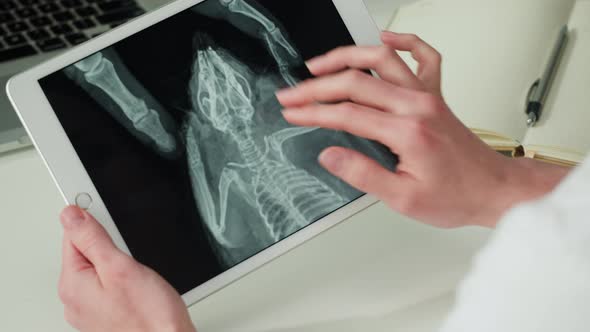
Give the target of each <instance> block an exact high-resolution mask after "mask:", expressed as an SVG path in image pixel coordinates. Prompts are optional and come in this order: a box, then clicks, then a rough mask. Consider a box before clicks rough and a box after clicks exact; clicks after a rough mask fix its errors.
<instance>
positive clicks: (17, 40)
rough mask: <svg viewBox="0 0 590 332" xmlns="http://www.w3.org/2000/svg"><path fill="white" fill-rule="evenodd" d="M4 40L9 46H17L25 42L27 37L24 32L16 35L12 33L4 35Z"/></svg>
mask: <svg viewBox="0 0 590 332" xmlns="http://www.w3.org/2000/svg"><path fill="white" fill-rule="evenodd" d="M4 41H5V42H6V44H8V45H9V46H16V45H19V44H24V43H25V42H26V41H27V39H26V38H25V36H23V35H22V34H20V33H17V34H16V35H10V36H6V37H4Z"/></svg>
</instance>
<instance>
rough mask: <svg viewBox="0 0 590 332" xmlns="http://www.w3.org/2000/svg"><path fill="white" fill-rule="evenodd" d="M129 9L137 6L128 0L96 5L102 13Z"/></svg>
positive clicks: (114, 0) (116, 0) (115, 0)
mask: <svg viewBox="0 0 590 332" xmlns="http://www.w3.org/2000/svg"><path fill="white" fill-rule="evenodd" d="M129 7H137V5H136V4H135V2H133V1H129V0H113V1H109V2H103V3H99V4H98V8H99V9H100V10H102V11H104V12H110V11H114V10H119V9H125V8H129Z"/></svg>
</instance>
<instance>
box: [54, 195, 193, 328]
mask: <svg viewBox="0 0 590 332" xmlns="http://www.w3.org/2000/svg"><path fill="white" fill-rule="evenodd" d="M61 221H62V225H63V227H64V238H63V262H62V274H61V278H60V282H59V296H60V298H61V300H62V302H63V303H64V305H65V317H66V320H67V321H68V322H69V323H70V324H71V325H72V326H73V327H75V328H76V329H78V330H81V331H109V332H117V331H121V332H132V331H142V332H145V331H154V332H160V331H174V332H180V331H190V332H194V331H195V328H194V327H193V325H192V323H191V320H190V318H189V315H188V311H187V309H186V307H185V305H184V303H183V302H182V299H181V298H180V296H179V295H178V293H177V292H176V291H175V290H174V289H173V288H172V287H171V286H170V285H169V284H168V283H167V282H166V281H165V280H164V279H162V278H161V277H160V276H159V275H158V274H156V273H155V272H154V271H152V270H150V269H149V268H147V267H145V266H143V265H141V264H139V263H137V262H136V261H135V260H133V259H132V258H131V257H129V256H127V255H126V254H124V253H123V252H121V251H119V250H118V249H117V248H116V247H115V245H114V244H113V242H112V241H111V239H110V237H109V236H108V234H107V233H106V231H105V230H104V228H103V227H102V226H101V225H100V224H99V223H98V222H97V221H96V220H95V219H94V218H93V217H92V216H91V215H90V214H88V213H87V212H85V211H82V210H80V209H79V208H77V207H73V206H70V207H68V208H66V209H65V210H64V211H63V212H62V214H61Z"/></svg>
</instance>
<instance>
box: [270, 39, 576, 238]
mask: <svg viewBox="0 0 590 332" xmlns="http://www.w3.org/2000/svg"><path fill="white" fill-rule="evenodd" d="M382 41H383V43H384V45H383V46H376V47H343V48H339V49H336V50H334V51H332V52H329V53H328V54H326V55H323V56H320V57H318V58H315V59H312V60H310V61H309V62H308V67H309V70H310V71H311V73H312V74H314V75H315V76H317V77H318V78H315V79H311V80H308V81H306V82H303V83H302V84H300V85H299V86H297V87H295V88H292V89H287V90H283V91H279V92H278V93H277V98H278V99H279V101H280V102H281V103H282V104H283V105H284V106H285V107H286V109H285V111H284V116H285V118H286V119H287V121H289V122H290V123H292V124H295V125H301V126H310V127H316V126H317V127H324V128H328V129H334V130H343V131H347V132H349V133H351V134H354V135H357V136H360V137H364V138H367V139H371V140H375V141H378V142H380V143H382V144H384V145H386V146H387V147H389V148H390V149H391V151H392V152H394V153H396V154H397V155H399V156H400V164H399V165H398V168H397V171H396V172H395V173H392V172H390V171H388V170H387V169H385V168H384V167H382V166H381V165H379V164H378V163H377V162H375V161H374V160H371V159H369V158H368V157H366V156H365V155H363V154H361V153H359V152H356V151H352V150H349V149H345V148H341V147H331V148H329V149H327V150H325V151H324V152H323V153H322V154H321V155H320V163H321V164H322V165H323V166H324V167H325V168H326V169H327V170H328V171H329V172H331V173H332V174H334V175H335V176H337V177H339V178H341V179H342V180H344V181H346V182H348V183H349V184H350V185H352V186H354V187H356V188H357V189H359V190H361V191H364V192H367V193H370V194H373V195H375V196H377V197H378V198H380V199H381V200H382V201H384V202H385V203H387V204H388V205H389V206H390V207H391V208H393V209H395V210H397V211H400V212H401V213H403V214H405V215H408V216H410V217H412V218H415V219H418V220H421V221H424V222H426V223H428V224H431V225H435V226H439V227H458V226H466V225H484V226H494V225H495V223H496V222H497V221H498V219H499V218H500V217H501V216H502V215H503V214H504V212H505V211H506V210H507V209H509V208H510V207H512V206H513V205H514V204H517V203H519V202H522V201H525V200H529V199H534V198H537V197H539V196H541V195H543V194H544V193H546V192H548V191H549V190H551V189H552V188H553V187H554V186H555V185H556V184H557V183H558V182H559V181H560V180H561V178H562V177H563V176H565V174H567V170H565V169H562V168H558V167H553V166H548V165H544V164H540V163H538V162H534V161H528V160H515V159H510V158H507V157H504V156H502V155H501V154H499V153H497V152H495V151H493V150H491V149H490V148H489V147H488V146H487V145H486V144H485V143H484V142H482V141H481V140H480V139H479V138H478V137H477V136H475V135H474V134H473V133H472V132H471V131H470V130H469V129H468V128H466V127H465V126H464V125H463V124H462V123H461V122H460V121H459V120H458V119H457V118H456V117H455V116H454V115H453V113H452V112H451V111H450V110H449V108H448V107H447V105H446V104H445V101H444V100H443V97H442V93H441V56H440V54H439V53H438V52H437V51H436V50H435V49H433V48H432V47H431V46H429V45H428V44H426V43H425V42H423V41H422V40H420V39H419V38H418V37H416V36H415V35H407V34H395V33H390V32H386V33H383V35H382ZM396 51H408V52H411V54H412V56H413V57H414V59H416V60H417V62H418V64H419V68H418V70H417V73H416V74H414V73H413V72H412V71H411V70H410V69H409V68H408V66H407V65H406V64H405V63H404V62H403V61H402V60H401V58H400V57H399V56H398V54H397V52H396ZM366 69H371V70H374V71H375V72H376V73H377V74H378V75H379V77H380V78H376V77H373V76H370V75H368V74H365V73H364V72H362V71H361V70H366Z"/></svg>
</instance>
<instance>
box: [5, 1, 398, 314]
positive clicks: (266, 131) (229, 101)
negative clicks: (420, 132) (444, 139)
mask: <svg viewBox="0 0 590 332" xmlns="http://www.w3.org/2000/svg"><path fill="white" fill-rule="evenodd" d="M354 42H356V43H357V44H364V45H368V44H378V43H379V32H378V29H377V28H376V26H375V25H374V24H373V22H372V20H371V18H370V16H369V14H368V12H367V10H366V8H365V6H364V4H363V1H362V0H305V1H301V0H280V1H278V0H205V1H199V0H179V1H176V2H174V3H172V4H170V5H167V6H165V7H163V8H161V9H159V10H157V11H155V12H152V13H149V14H147V15H144V16H142V17H140V18H138V19H136V20H134V21H132V22H130V23H128V24H126V25H124V26H121V27H119V28H117V29H115V30H113V31H111V32H110V33H107V34H105V35H102V36H99V37H97V38H95V39H94V40H92V41H90V42H88V43H86V44H83V45H81V46H79V47H77V48H75V49H73V50H71V51H70V52H67V53H66V54H63V55H62V56H59V57H57V58H55V59H53V60H51V61H48V62H46V63H44V64H42V65H39V66H37V67H35V68H33V69H31V70H29V71H27V72H25V73H23V74H20V75H18V76H16V77H14V78H13V79H12V80H11V81H10V82H9V84H8V95H9V96H10V99H11V101H12V103H13V105H14V106H15V108H16V109H17V111H18V113H19V115H20V117H21V119H22V121H23V122H24V124H25V126H26V128H27V131H28V133H29V135H30V136H31V138H32V140H33V142H34V143H35V145H36V147H37V149H38V150H39V152H40V153H41V155H42V157H43V159H44V161H45V163H46V165H47V167H48V168H49V170H50V171H51V173H52V175H53V177H54V180H55V182H56V183H57V185H58V186H59V188H60V190H61V193H62V195H63V196H64V198H65V200H66V202H67V203H68V204H78V205H80V206H82V207H85V208H88V210H89V211H90V212H91V213H92V214H93V215H95V216H96V217H97V219H98V220H100V221H101V222H102V223H103V225H104V226H105V228H106V229H107V231H108V232H109V234H110V235H111V236H112V238H113V239H114V241H115V243H116V244H117V245H118V246H119V247H120V248H121V249H122V250H124V251H126V252H127V253H129V254H131V255H132V256H133V257H135V258H136V259H137V260H138V261H140V262H141V263H144V264H146V265H148V266H150V267H151V268H153V269H154V270H156V271H157V272H159V273H160V274H161V275H162V276H163V277H164V278H165V279H166V280H168V281H169V282H170V283H171V284H172V285H173V286H174V287H175V288H176V289H177V290H178V292H179V293H180V294H182V295H183V299H184V300H185V302H186V303H187V304H191V303H194V302H196V301H198V300H199V299H202V298H203V297H205V296H207V295H209V294H211V293H213V292H215V291H217V290H219V289H220V288H222V287H224V286H226V285H228V284H229V283H231V282H233V281H235V280H237V279H238V278H240V277H242V276H244V275H245V274H247V273H249V272H251V271H253V270H254V269H256V268H257V267H260V266H261V265H262V264H265V263H267V262H269V261H271V260H272V259H274V258H276V257H278V256H280V255H281V254H284V253H285V252H286V251H288V250H290V249H292V248H294V247H296V246H297V245H299V244H301V243H303V242H304V241H306V240H309V239H310V238H312V237H314V236H316V235H317V234H319V233H321V232H322V231H325V230H327V229H328V228H330V227H331V226H334V225H335V224H337V223H338V222H340V221H342V220H344V219H346V218H347V217H349V216H351V215H352V214H354V213H357V212H358V211H360V210H361V209H363V208H366V207H367V206H369V205H371V204H372V203H374V199H372V198H370V197H366V196H365V197H363V195H362V194H361V193H360V192H358V191H356V190H354V189H353V188H351V187H349V186H348V185H346V184H345V183H343V182H341V181H339V180H338V179H336V178H335V177H333V176H331V175H330V174H328V173H327V172H326V171H325V170H323V169H322V168H321V167H320V166H319V164H318V162H317V156H318V154H319V153H320V152H321V151H322V150H323V149H325V148H326V147H329V146H334V145H338V146H345V147H350V148H354V149H356V150H359V151H361V152H363V153H365V154H367V155H369V156H371V157H372V158H375V159H376V160H378V161H380V162H381V163H382V164H383V165H386V166H387V167H390V168H391V169H393V168H394V167H395V165H396V162H397V160H396V158H395V156H393V155H392V154H391V152H390V151H389V150H388V149H386V148H385V147H383V146H381V145H379V144H376V143H374V142H370V141H367V140H364V139H360V138H357V137H353V136H350V135H348V134H345V133H341V132H333V131H327V130H323V129H316V128H298V127H292V126H290V125H289V124H287V123H286V122H285V120H284V119H283V117H282V115H281V106H280V105H279V103H278V102H277V100H276V98H275V95H274V93H275V91H276V90H278V89H280V88H283V87H287V86H289V85H293V84H296V83H297V82H299V81H301V80H304V79H307V78H309V77H311V75H310V73H309V72H308V70H307V68H306V66H305V62H304V60H306V59H308V58H311V57H313V56H317V55H320V54H323V53H325V52H326V51H329V50H331V49H333V48H335V47H338V46H343V45H349V44H353V43H354ZM351 245H352V244H351Z"/></svg>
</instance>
